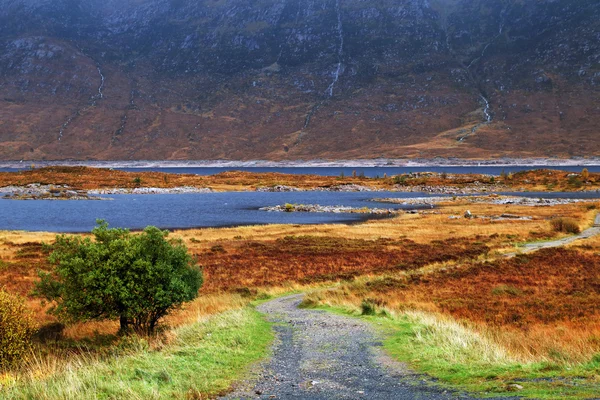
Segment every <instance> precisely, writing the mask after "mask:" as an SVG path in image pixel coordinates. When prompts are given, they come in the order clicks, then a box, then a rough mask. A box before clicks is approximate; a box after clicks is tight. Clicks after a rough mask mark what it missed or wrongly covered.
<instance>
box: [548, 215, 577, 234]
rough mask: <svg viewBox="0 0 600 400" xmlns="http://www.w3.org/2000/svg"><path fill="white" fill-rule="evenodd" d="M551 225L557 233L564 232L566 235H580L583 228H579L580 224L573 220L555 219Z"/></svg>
mask: <svg viewBox="0 0 600 400" xmlns="http://www.w3.org/2000/svg"><path fill="white" fill-rule="evenodd" d="M550 225H552V229H553V230H554V231H555V232H564V233H580V232H581V228H579V224H577V221H575V220H574V219H572V218H554V219H553V220H552V221H550Z"/></svg>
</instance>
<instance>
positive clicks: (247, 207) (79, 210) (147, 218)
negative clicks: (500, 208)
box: [0, 192, 600, 232]
mask: <svg viewBox="0 0 600 400" xmlns="http://www.w3.org/2000/svg"><path fill="white" fill-rule="evenodd" d="M507 194H508V195H512V193H507ZM516 195H523V196H528V197H535V198H538V197H543V198H600V194H599V193H597V192H585V193H582V192H579V193H518V194H516ZM105 197H109V198H113V199H114V200H111V201H91V200H81V201H76V200H73V201H52V200H29V201H27V200H26V201H23V200H0V230H27V231H50V232H88V231H90V230H91V229H92V228H93V227H94V225H95V220H96V219H105V220H107V221H108V222H109V223H110V224H111V226H113V227H124V228H130V229H141V228H144V227H145V226H147V225H155V226H158V227H160V228H163V229H167V228H169V229H175V228H200V227H223V226H239V225H257V224H325V223H356V222H360V221H364V220H366V219H369V218H381V216H372V215H366V214H335V213H279V212H266V211H260V210H259V208H260V207H265V206H274V205H278V204H285V203H297V204H320V205H344V206H351V207H369V208H375V207H380V208H394V209H400V208H405V209H415V208H416V207H414V206H402V205H399V204H387V203H375V202H371V201H369V200H371V199H373V198H384V197H388V198H389V197H391V198H409V197H431V195H427V194H424V193H398V192H351V193H345V192H290V193H259V192H231V193H201V194H161V195H110V196H105Z"/></svg>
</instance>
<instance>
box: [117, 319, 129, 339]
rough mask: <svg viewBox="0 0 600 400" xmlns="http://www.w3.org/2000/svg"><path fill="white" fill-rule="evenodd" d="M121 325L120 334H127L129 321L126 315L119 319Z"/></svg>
mask: <svg viewBox="0 0 600 400" xmlns="http://www.w3.org/2000/svg"><path fill="white" fill-rule="evenodd" d="M119 323H120V324H121V327H120V328H119V333H121V334H126V333H128V332H129V319H128V318H127V316H125V315H121V317H120V318H119Z"/></svg>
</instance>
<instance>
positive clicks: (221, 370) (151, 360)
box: [0, 308, 273, 399]
mask: <svg viewBox="0 0 600 400" xmlns="http://www.w3.org/2000/svg"><path fill="white" fill-rule="evenodd" d="M172 334H173V337H172V338H171V339H170V340H169V343H168V344H166V345H165V346H164V347H163V348H161V349H158V350H157V349H154V350H152V349H150V348H149V347H148V346H147V345H144V341H143V340H140V341H139V343H136V346H134V347H137V348H136V349H135V350H130V351H129V352H128V353H127V354H124V355H121V356H119V357H115V358H110V359H107V360H95V361H92V360H85V359H83V358H79V359H74V360H73V361H72V362H70V364H69V365H67V366H66V367H65V368H64V369H63V370H62V371H61V372H60V373H58V374H56V375H53V376H50V377H44V378H43V379H36V378H35V377H29V378H26V379H21V380H19V381H16V382H13V383H8V382H5V383H4V384H5V387H4V388H2V382H1V380H0V392H1V394H0V398H2V399H91V398H94V399H117V398H119V399H120V398H128V399H204V398H207V397H211V396H215V395H218V394H219V393H223V392H225V391H227V390H228V389H229V388H230V386H231V385H232V383H233V382H234V381H237V380H239V379H241V378H243V376H244V375H245V374H247V373H248V372H249V366H250V365H251V364H253V363H255V362H256V361H258V360H260V359H261V358H263V357H264V356H265V355H266V354H267V352H268V346H269V344H270V343H271V341H272V339H273V334H272V331H271V327H270V324H269V323H268V322H267V321H266V320H265V319H264V318H263V316H262V315H261V314H260V313H258V312H257V311H255V310H254V309H252V308H244V309H241V310H235V311H228V312H225V313H222V314H219V315H216V316H213V317H210V318H208V319H206V320H203V321H199V322H196V323H193V324H190V325H184V326H182V327H179V328H177V329H175V330H173V331H172Z"/></svg>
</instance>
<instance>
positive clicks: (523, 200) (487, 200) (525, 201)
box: [371, 194, 598, 207]
mask: <svg viewBox="0 0 600 400" xmlns="http://www.w3.org/2000/svg"><path fill="white" fill-rule="evenodd" d="M454 200H460V201H462V202H465V201H466V202H469V203H474V204H476V203H478V204H495V205H505V204H514V205H520V206H529V207H540V206H557V205H563V204H573V203H585V202H597V201H598V199H542V198H530V197H517V196H499V195H494V194H491V195H489V196H461V197H450V196H444V197H414V198H408V199H397V198H383V199H372V200H371V201H373V202H377V203H392V204H401V205H404V206H407V205H413V206H428V205H429V206H432V207H433V206H434V205H436V204H439V203H444V202H448V201H454Z"/></svg>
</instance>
